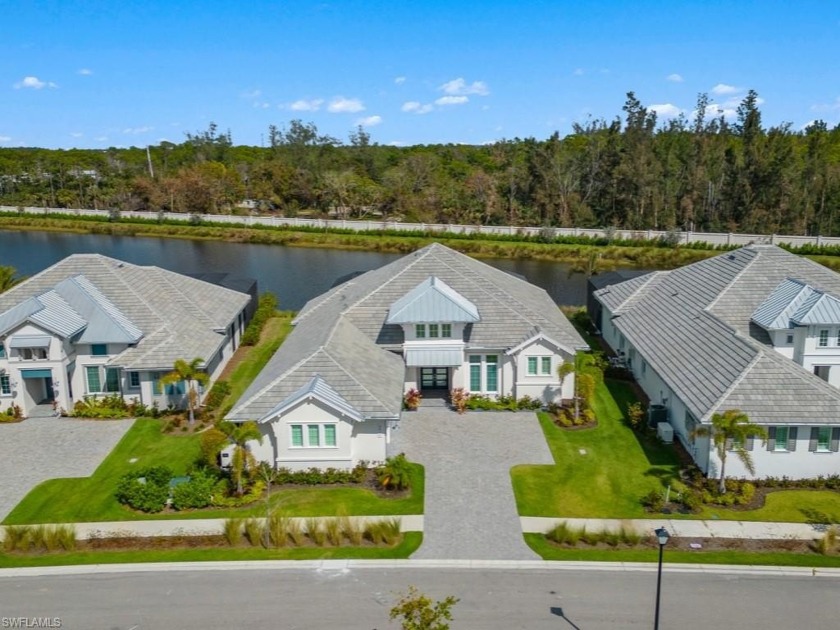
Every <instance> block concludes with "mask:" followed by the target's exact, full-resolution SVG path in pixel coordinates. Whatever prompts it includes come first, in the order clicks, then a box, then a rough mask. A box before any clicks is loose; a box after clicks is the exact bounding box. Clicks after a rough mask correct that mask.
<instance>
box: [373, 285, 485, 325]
mask: <svg viewBox="0 0 840 630" xmlns="http://www.w3.org/2000/svg"><path fill="white" fill-rule="evenodd" d="M480 320H481V317H479V314H478V308H477V307H476V305H475V304H473V303H472V302H470V301H469V300H468V299H467V298H465V297H464V296H463V295H461V294H460V293H458V292H457V291H456V290H455V289H453V288H452V287H450V286H449V285H448V284H446V283H445V282H444V281H443V280H441V279H440V278H436V277H435V276H429V277H428V278H426V279H425V280H423V282H421V283H420V284H418V285H417V286H416V287H414V288H413V289H411V290H410V291H409V292H408V293H406V294H405V295H404V296H402V297H401V298H400V299H398V300H397V301H396V302H394V303H393V304H392V305H391V308H390V309H389V310H388V318H387V319H386V320H385V321H386V323H388V324H408V323H415V322H416V323H425V322H458V323H465V324H466V323H472V322H477V321H480Z"/></svg>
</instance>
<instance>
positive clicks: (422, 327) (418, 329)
mask: <svg viewBox="0 0 840 630" xmlns="http://www.w3.org/2000/svg"><path fill="white" fill-rule="evenodd" d="M414 338H415V339H426V324H414Z"/></svg>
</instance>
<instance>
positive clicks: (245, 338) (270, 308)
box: [242, 293, 277, 346]
mask: <svg viewBox="0 0 840 630" xmlns="http://www.w3.org/2000/svg"><path fill="white" fill-rule="evenodd" d="M276 310H277V298H276V297H275V296H274V294H272V293H263V294H262V295H261V296H260V299H259V303H258V305H257V310H256V311H255V312H254V316H253V317H252V318H251V321H250V322H249V323H248V327H247V328H246V329H245V332H244V333H243V335H242V345H243V346H254V345H256V344H257V342H259V340H260V335H261V334H262V330H263V328H264V327H265V323H266V322H267V321H268V320H269V318H271V316H272V315H274V313H275V311H276Z"/></svg>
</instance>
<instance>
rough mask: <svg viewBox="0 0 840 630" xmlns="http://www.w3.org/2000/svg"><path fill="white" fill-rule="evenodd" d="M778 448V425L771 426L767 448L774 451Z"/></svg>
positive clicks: (768, 432) (768, 431) (768, 430)
mask: <svg viewBox="0 0 840 630" xmlns="http://www.w3.org/2000/svg"><path fill="white" fill-rule="evenodd" d="M775 449H776V427H769V428H768V429H767V450H768V451H773V450H775Z"/></svg>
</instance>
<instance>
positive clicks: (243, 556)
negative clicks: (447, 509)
mask: <svg viewBox="0 0 840 630" xmlns="http://www.w3.org/2000/svg"><path fill="white" fill-rule="evenodd" d="M421 542H423V534H422V533H420V532H406V533H405V534H404V535H403V540H402V542H400V543H399V544H398V545H396V546H394V547H334V548H333V547H300V548H294V547H286V548H283V549H262V548H260V547H244V548H236V549H232V548H225V547H221V548H214V549H169V550H162V549H161V550H136V551H73V552H69V553H45V554H31V555H29V554H28V555H22V554H21V555H19V554H6V553H0V568H4V569H7V568H12V567H43V566H67V565H73V564H115V563H124V562H129V563H131V562H210V561H217V560H224V561H236V560H326V559H352V560H358V559H365V560H378V559H383V558H398V559H403V558H408V557H409V556H410V555H411V554H412V553H414V552H415V551H416V550H417V548H418V547H419V546H420V543H421Z"/></svg>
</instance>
